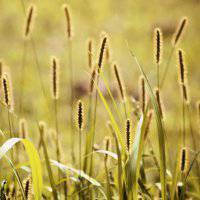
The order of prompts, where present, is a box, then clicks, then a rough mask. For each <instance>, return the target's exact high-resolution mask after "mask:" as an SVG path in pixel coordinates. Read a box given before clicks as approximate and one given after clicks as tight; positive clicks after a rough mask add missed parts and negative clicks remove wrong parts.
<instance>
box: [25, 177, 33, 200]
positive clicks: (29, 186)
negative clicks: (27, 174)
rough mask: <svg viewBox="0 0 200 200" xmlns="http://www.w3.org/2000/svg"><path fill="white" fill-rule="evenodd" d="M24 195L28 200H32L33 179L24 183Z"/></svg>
mask: <svg viewBox="0 0 200 200" xmlns="http://www.w3.org/2000/svg"><path fill="white" fill-rule="evenodd" d="M24 193H25V197H26V199H27V200H29V199H32V183H31V178H27V179H26V180H25V181H24Z"/></svg>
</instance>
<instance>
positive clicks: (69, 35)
mask: <svg viewBox="0 0 200 200" xmlns="http://www.w3.org/2000/svg"><path fill="white" fill-rule="evenodd" d="M63 10H64V15H65V22H66V23H65V24H66V25H65V28H66V31H65V33H66V39H67V46H68V67H67V70H69V75H70V76H69V77H70V80H69V87H70V129H71V138H72V143H71V156H72V160H73V162H74V163H75V153H74V127H73V113H74V110H73V107H74V106H73V104H74V88H73V87H74V69H73V68H74V66H73V58H72V51H73V46H72V45H73V34H72V19H71V12H70V9H69V6H68V5H67V4H64V5H63Z"/></svg>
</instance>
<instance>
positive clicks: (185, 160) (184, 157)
mask: <svg viewBox="0 0 200 200" xmlns="http://www.w3.org/2000/svg"><path fill="white" fill-rule="evenodd" d="M180 161H181V162H180V170H181V172H182V173H185V172H186V171H187V167H188V162H189V160H188V152H187V150H186V148H182V150H181V159H180Z"/></svg>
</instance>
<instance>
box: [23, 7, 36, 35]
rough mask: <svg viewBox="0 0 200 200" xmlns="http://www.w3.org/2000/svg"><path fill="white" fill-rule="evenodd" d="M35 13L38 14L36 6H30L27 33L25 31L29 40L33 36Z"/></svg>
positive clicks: (26, 25)
mask: <svg viewBox="0 0 200 200" xmlns="http://www.w3.org/2000/svg"><path fill="white" fill-rule="evenodd" d="M35 13H36V7H35V5H30V7H29V8H28V12H27V16H26V23H25V31H24V37H25V38H27V37H28V36H30V34H31V31H32V29H33V24H34V17H35Z"/></svg>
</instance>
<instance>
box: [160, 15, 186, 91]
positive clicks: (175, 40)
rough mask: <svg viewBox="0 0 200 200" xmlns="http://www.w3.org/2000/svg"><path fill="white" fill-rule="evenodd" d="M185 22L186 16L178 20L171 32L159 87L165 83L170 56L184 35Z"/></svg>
mask: <svg viewBox="0 0 200 200" xmlns="http://www.w3.org/2000/svg"><path fill="white" fill-rule="evenodd" d="M187 24H188V18H187V17H183V18H182V19H181V20H180V22H179V24H178V25H177V28H176V31H175V32H174V34H173V37H172V47H171V51H170V53H169V57H168V59H167V62H166V65H165V68H164V73H163V76H162V79H161V87H163V85H164V83H165V80H166V77H167V74H168V71H169V66H170V63H171V60H172V56H173V54H174V51H175V49H176V47H177V45H178V43H179V42H180V41H181V39H182V37H183V35H184V32H185V29H186V27H187Z"/></svg>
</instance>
